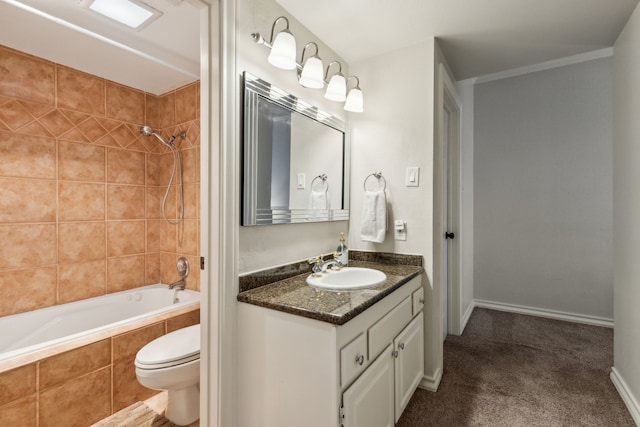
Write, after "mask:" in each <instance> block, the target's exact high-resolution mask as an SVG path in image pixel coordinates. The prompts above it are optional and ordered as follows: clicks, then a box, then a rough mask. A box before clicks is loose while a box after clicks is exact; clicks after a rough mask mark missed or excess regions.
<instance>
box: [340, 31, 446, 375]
mask: <svg viewBox="0 0 640 427" xmlns="http://www.w3.org/2000/svg"><path fill="white" fill-rule="evenodd" d="M435 54H436V53H435V40H430V41H429V42H425V43H421V44H416V45H414V46H411V47H408V48H403V49H399V50H397V51H394V52H391V53H389V54H385V55H382V56H379V57H375V58H371V59H368V60H364V61H360V62H357V63H354V64H351V70H352V73H353V74H356V75H357V76H358V77H359V78H360V82H361V87H362V90H363V92H364V96H365V98H364V102H365V106H364V109H365V110H364V112H363V113H360V114H350V116H349V120H350V124H351V150H352V160H351V215H350V217H351V218H350V221H349V222H350V228H349V247H350V248H351V249H359V250H366V251H380V252H394V253H404V254H420V255H422V256H423V257H424V267H425V270H426V277H425V278H424V280H423V285H424V287H425V291H426V292H425V295H426V307H427V308H426V309H425V377H427V379H434V376H436V374H437V372H438V370H439V369H440V368H441V366H442V351H441V347H442V341H441V330H442V322H441V320H442V316H441V313H442V311H441V307H440V290H439V289H436V288H434V287H433V286H432V283H433V281H432V278H433V132H434V128H433V105H434V76H435V74H434V68H435V65H434V64H435V59H434V58H435ZM408 166H418V167H420V186H419V187H406V186H405V172H406V168H407V167H408ZM375 171H381V172H382V174H383V176H384V178H385V180H386V183H387V187H386V194H387V202H388V217H389V218H388V219H389V229H388V231H387V234H386V238H385V241H384V242H383V243H371V242H363V241H362V240H361V239H360V225H361V215H362V200H363V197H364V187H363V185H364V180H365V178H366V177H367V176H368V175H369V174H371V173H373V172H375ZM368 185H371V187H373V186H374V182H371V183H368ZM395 219H402V220H404V221H406V223H407V240H406V241H396V240H394V238H393V230H392V224H393V220H395Z"/></svg>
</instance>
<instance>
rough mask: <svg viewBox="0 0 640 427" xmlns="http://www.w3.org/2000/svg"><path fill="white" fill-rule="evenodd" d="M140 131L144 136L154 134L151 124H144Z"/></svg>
mask: <svg viewBox="0 0 640 427" xmlns="http://www.w3.org/2000/svg"><path fill="white" fill-rule="evenodd" d="M140 133H141V134H143V135H144V136H151V135H153V128H152V127H151V126H142V127H141V128H140Z"/></svg>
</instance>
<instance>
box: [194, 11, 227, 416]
mask: <svg viewBox="0 0 640 427" xmlns="http://www.w3.org/2000/svg"><path fill="white" fill-rule="evenodd" d="M189 1H191V2H193V3H195V4H198V3H199V4H200V5H202V6H203V10H202V13H201V20H200V27H201V53H202V60H201V64H200V66H201V80H200V86H201V87H200V93H201V99H200V111H201V114H200V132H201V137H200V141H201V143H200V170H201V177H200V178H201V179H200V183H201V184H200V242H201V247H200V256H202V257H203V258H204V259H205V269H204V270H203V271H201V274H200V280H201V282H200V292H201V297H202V299H201V306H200V324H201V349H200V362H201V363H200V425H202V426H211V427H222V426H233V425H235V413H236V403H235V402H236V399H235V394H236V392H235V372H236V363H235V358H234V355H235V348H236V344H235V342H236V339H235V332H236V326H235V315H236V313H235V307H236V304H235V298H236V295H237V293H238V286H237V276H238V275H237V260H236V258H237V257H236V253H237V246H238V243H237V242H238V237H237V226H236V224H237V223H238V222H237V218H239V216H238V212H237V210H238V208H237V207H238V206H239V203H238V200H237V199H238V196H237V187H238V184H237V180H238V178H237V176H238V173H237V165H238V156H239V154H238V152H237V151H238V149H237V148H236V146H237V145H238V144H235V143H234V142H235V141H236V137H237V135H236V133H237V130H236V128H237V125H236V120H237V117H236V116H237V115H236V114H235V113H234V112H235V111H236V97H237V94H238V88H237V87H236V86H237V83H236V82H237V79H236V78H235V31H236V28H235V14H236V9H235V8H236V5H235V1H233V0H189Z"/></svg>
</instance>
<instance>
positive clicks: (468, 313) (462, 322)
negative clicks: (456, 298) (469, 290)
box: [460, 301, 476, 334]
mask: <svg viewBox="0 0 640 427" xmlns="http://www.w3.org/2000/svg"><path fill="white" fill-rule="evenodd" d="M475 306H476V305H475V303H474V302H473V301H471V304H469V307H467V311H465V312H464V314H463V315H462V319H460V334H462V333H463V332H464V328H466V327H467V323H469V318H470V317H471V313H473V309H474V308H475Z"/></svg>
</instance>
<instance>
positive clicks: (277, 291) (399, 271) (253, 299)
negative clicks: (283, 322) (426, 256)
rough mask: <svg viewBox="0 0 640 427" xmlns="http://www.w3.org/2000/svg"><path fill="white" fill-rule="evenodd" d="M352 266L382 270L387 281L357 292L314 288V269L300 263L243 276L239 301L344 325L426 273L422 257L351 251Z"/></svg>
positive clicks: (350, 260)
mask: <svg viewBox="0 0 640 427" xmlns="http://www.w3.org/2000/svg"><path fill="white" fill-rule="evenodd" d="M349 267H367V268H374V269H376V270H380V271H382V272H383V273H385V274H386V275H387V280H385V282H384V283H382V284H381V285H378V286H376V287H374V288H368V289H359V290H353V291H331V290H327V289H320V288H314V287H313V286H309V285H307V282H306V278H307V276H308V275H309V273H310V266H309V265H308V264H306V263H296V264H290V265H288V266H283V267H277V268H274V269H269V270H263V271H260V272H257V273H251V274H247V275H244V276H241V277H240V290H241V292H240V293H239V294H238V301H241V302H245V303H248V304H254V305H258V306H261V307H266V308H270V309H273V310H279V311H283V312H286V313H290V314H295V315H298V316H304V317H308V318H311V319H315V320H321V321H323V322H328V323H332V324H335V325H343V324H345V323H347V322H348V321H349V320H351V319H353V318H354V317H355V316H357V315H358V314H360V313H362V312H363V311H364V310H366V309H367V308H369V307H371V306H372V305H373V304H375V303H376V302H378V301H380V300H381V299H382V298H384V297H385V296H387V295H389V294H390V293H391V292H393V291H395V290H396V289H398V288H399V287H401V286H402V285H404V284H406V283H408V282H409V281H410V280H411V279H413V278H414V277H416V276H419V275H420V274H421V273H422V272H423V271H424V269H423V268H422V257H420V256H416V255H400V254H389V253H379V252H361V251H350V252H349Z"/></svg>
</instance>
